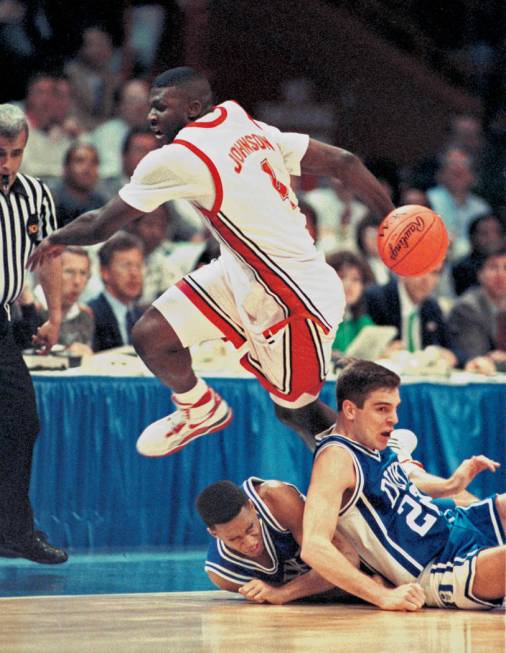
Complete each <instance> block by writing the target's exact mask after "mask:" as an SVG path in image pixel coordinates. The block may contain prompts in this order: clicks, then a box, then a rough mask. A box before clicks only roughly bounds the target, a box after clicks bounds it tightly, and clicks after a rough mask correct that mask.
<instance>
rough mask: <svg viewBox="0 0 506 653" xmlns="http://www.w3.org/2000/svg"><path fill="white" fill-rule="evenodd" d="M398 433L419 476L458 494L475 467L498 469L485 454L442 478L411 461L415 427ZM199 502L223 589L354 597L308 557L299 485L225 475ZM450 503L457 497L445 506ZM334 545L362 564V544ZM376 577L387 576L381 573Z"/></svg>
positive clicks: (262, 598) (268, 599)
mask: <svg viewBox="0 0 506 653" xmlns="http://www.w3.org/2000/svg"><path fill="white" fill-rule="evenodd" d="M394 433H395V432H394ZM406 433H407V434H410V437H409V438H408V437H407V436H406ZM413 438H414V439H413ZM393 439H394V446H395V447H396V449H397V451H398V455H399V459H400V460H401V459H403V460H404V461H405V463H404V464H405V465H406V467H409V466H411V467H412V469H413V470H414V473H416V475H417V477H418V482H419V483H420V484H421V485H423V484H424V482H425V483H427V484H430V485H431V486H432V487H435V488H436V489H437V490H438V491H439V492H440V494H444V495H446V496H449V495H448V489H449V488H451V489H452V490H454V491H455V493H456V494H457V495H459V494H460V493H462V490H463V489H464V488H465V487H466V485H467V484H468V483H470V482H471V480H472V479H473V478H474V477H475V476H476V474H478V473H479V472H480V471H482V470H483V469H490V468H491V467H490V462H487V461H488V459H485V457H483V456H479V457H476V458H479V459H480V461H479V463H473V464H467V462H468V461H464V463H463V464H462V465H461V467H459V469H461V468H463V470H465V473H462V474H460V475H459V476H458V477H457V478H456V479H451V481H450V479H442V478H439V477H435V476H432V475H431V474H428V473H426V472H425V471H424V470H423V469H421V468H420V467H418V466H417V465H416V464H414V463H413V462H412V460H411V455H410V454H411V449H412V448H414V447H415V446H416V436H415V435H414V434H413V433H411V432H410V431H407V432H404V433H402V434H401V431H400V430H399V434H398V435H397V436H396V437H394V438H393ZM492 467H493V465H492ZM449 481H450V482H449ZM469 497H471V495H469ZM466 500H469V499H468V498H467V497H466ZM450 502H451V500H450ZM196 505H197V510H198V512H199V514H200V516H201V518H202V520H203V521H204V522H205V524H206V525H207V527H208V532H209V533H210V534H211V535H212V536H213V538H214V539H213V540H212V542H211V544H210V546H209V551H208V556H207V560H206V564H205V570H206V571H207V573H208V575H209V578H210V580H211V581H212V582H213V583H214V584H215V585H217V586H218V587H219V588H220V589H224V590H229V591H231V592H240V593H241V594H242V595H243V596H244V597H246V598H247V599H249V600H251V601H256V602H257V603H276V604H282V603H287V602H289V601H294V600H296V599H300V598H304V597H308V596H312V595H316V594H321V593H324V592H328V591H330V590H332V594H331V595H329V596H332V598H334V599H335V600H352V598H353V597H351V595H350V594H348V593H347V592H344V591H341V590H338V589H337V588H336V587H335V586H334V585H332V584H331V583H329V582H328V581H326V580H324V579H323V578H322V577H321V576H319V575H318V574H317V573H316V572H315V571H314V570H311V569H310V568H309V567H308V566H307V565H306V564H305V563H304V562H303V561H302V560H301V558H300V545H301V541H302V522H303V512H304V496H303V495H302V494H301V492H300V491H299V490H298V489H297V488H296V487H295V486H294V485H291V484H288V483H283V482H281V481H263V480H262V479H259V478H255V477H252V478H249V479H247V480H246V481H244V483H243V484H242V488H241V487H238V486H237V485H235V484H234V483H232V482H231V481H218V482H217V483H213V484H212V485H210V486H208V487H207V488H206V489H204V490H203V491H202V492H201V493H200V495H199V496H198V498H197V503H196ZM449 505H454V503H453V502H451V503H450V504H447V505H444V506H443V505H440V508H448V507H449ZM333 544H334V546H336V547H338V549H339V550H340V552H341V554H343V555H344V556H346V558H347V560H348V561H349V562H350V563H351V564H352V565H353V566H354V567H355V568H359V567H360V560H359V557H358V555H357V553H356V551H355V550H354V549H353V548H352V547H351V546H350V544H349V543H348V542H347V540H346V539H345V538H343V537H342V536H340V535H339V534H338V533H336V534H335V536H334V538H333ZM364 571H366V570H365V569H364ZM373 579H374V580H375V581H376V582H382V579H381V577H380V576H378V575H376V574H374V575H373Z"/></svg>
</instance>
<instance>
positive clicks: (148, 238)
mask: <svg viewBox="0 0 506 653" xmlns="http://www.w3.org/2000/svg"><path fill="white" fill-rule="evenodd" d="M169 219H170V216H169V211H168V208H167V205H166V204H162V205H161V206H159V207H158V208H157V209H155V210H154V211H151V213H146V214H145V215H143V216H142V217H140V218H137V219H136V220H134V221H133V222H132V223H131V224H130V225H129V231H130V232H131V233H133V234H135V235H136V236H137V237H138V238H139V239H140V240H141V241H142V243H143V245H144V266H145V268H144V283H143V290H142V296H141V297H140V300H139V302H140V304H141V305H142V306H144V307H147V306H149V305H150V304H151V303H152V302H153V301H154V300H155V299H156V298H157V297H159V296H160V295H161V294H162V293H163V292H165V290H166V289H167V288H168V287H169V286H171V285H172V284H174V283H176V281H178V280H179V279H180V278H181V277H182V276H183V275H184V272H183V270H182V269H181V267H180V265H179V264H178V263H176V262H174V261H173V260H172V259H171V253H172V252H173V250H174V244H173V243H172V242H171V241H170V240H169V239H168V238H167V230H168V226H169Z"/></svg>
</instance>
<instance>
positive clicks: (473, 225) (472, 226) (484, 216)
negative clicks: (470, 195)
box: [467, 212, 505, 238]
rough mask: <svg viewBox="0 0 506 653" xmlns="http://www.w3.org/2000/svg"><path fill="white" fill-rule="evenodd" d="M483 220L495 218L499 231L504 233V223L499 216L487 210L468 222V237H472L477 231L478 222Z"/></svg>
mask: <svg viewBox="0 0 506 653" xmlns="http://www.w3.org/2000/svg"><path fill="white" fill-rule="evenodd" d="M485 220H495V221H496V222H497V223H498V225H499V226H500V228H501V231H502V232H503V233H504V231H505V227H504V223H503V221H502V220H501V218H500V217H499V216H497V215H496V214H495V213H490V212H487V213H481V214H480V215H478V216H477V217H476V218H474V219H473V220H471V222H470V223H469V226H468V228H467V233H468V236H469V238H472V237H473V236H474V234H475V233H476V232H477V230H478V227H479V226H480V224H481V223H482V222H484V221H485Z"/></svg>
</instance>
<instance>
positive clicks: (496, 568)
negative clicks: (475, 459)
mask: <svg viewBox="0 0 506 653" xmlns="http://www.w3.org/2000/svg"><path fill="white" fill-rule="evenodd" d="M495 509H496V512H497V515H498V517H499V520H500V522H501V526H502V529H503V533H504V532H506V494H500V495H498V496H497V497H496V498H495ZM499 528H500V527H499V525H498V530H499ZM503 541H504V540H503ZM473 593H474V594H475V596H477V597H478V598H480V599H485V600H486V599H500V598H503V597H504V596H505V595H506V545H503V546H496V547H493V548H490V549H484V550H483V551H480V553H479V554H478V559H477V560H476V574H475V577H474V583H473Z"/></svg>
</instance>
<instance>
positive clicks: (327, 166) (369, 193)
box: [301, 138, 395, 217]
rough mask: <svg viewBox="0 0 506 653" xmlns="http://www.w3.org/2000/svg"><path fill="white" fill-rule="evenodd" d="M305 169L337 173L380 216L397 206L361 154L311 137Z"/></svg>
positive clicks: (307, 171)
mask: <svg viewBox="0 0 506 653" xmlns="http://www.w3.org/2000/svg"><path fill="white" fill-rule="evenodd" d="M301 169H302V172H304V173H307V174H311V175H319V176H327V177H336V178H337V179H339V180H340V181H341V183H342V184H343V185H344V186H345V187H346V188H348V189H349V190H351V191H353V192H354V193H355V194H356V195H357V196H358V197H359V198H360V199H361V200H362V201H363V202H364V203H365V204H366V205H367V206H368V207H369V209H371V211H372V212H373V213H374V214H376V215H377V216H378V217H384V216H385V215H387V214H388V213H390V211H393V210H394V208H395V207H394V205H393V203H392V200H391V199H390V197H389V196H388V193H387V192H386V190H385V189H384V188H383V186H382V185H381V184H380V182H379V181H378V180H377V179H376V177H375V176H374V175H373V174H372V172H370V171H369V170H368V169H367V168H366V166H365V165H364V164H363V163H362V161H361V160H360V159H359V157H358V156H356V155H355V154H353V153H352V152H349V151H348V150H344V149H342V148H340V147H334V146H333V145H328V144H327V143H321V142H320V141H317V140H315V139H313V138H311V139H310V140H309V146H308V149H307V151H306V154H305V155H304V157H303V158H302V161H301Z"/></svg>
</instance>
